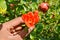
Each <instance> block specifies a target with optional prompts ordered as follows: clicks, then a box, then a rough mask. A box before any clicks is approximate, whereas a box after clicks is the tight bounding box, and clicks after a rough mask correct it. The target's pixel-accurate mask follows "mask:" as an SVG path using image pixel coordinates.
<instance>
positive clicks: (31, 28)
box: [25, 26, 35, 37]
mask: <svg viewBox="0 0 60 40" xmlns="http://www.w3.org/2000/svg"><path fill="white" fill-rule="evenodd" d="M34 28H35V26H32V27H30V28H29V29H28V33H27V34H26V36H28V35H29V34H30V32H31V31H32V30H33V29H34ZM26 36H25V37H26Z"/></svg>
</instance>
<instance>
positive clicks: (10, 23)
mask: <svg viewBox="0 0 60 40" xmlns="http://www.w3.org/2000/svg"><path fill="white" fill-rule="evenodd" d="M20 23H24V21H23V20H22V18H21V17H18V18H15V19H13V20H11V21H9V22H6V23H4V24H3V26H9V27H10V26H16V25H19V24H20Z"/></svg>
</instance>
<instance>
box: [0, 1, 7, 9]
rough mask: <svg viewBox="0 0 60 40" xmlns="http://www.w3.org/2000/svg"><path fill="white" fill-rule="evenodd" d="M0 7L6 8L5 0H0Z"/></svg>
mask: <svg viewBox="0 0 60 40" xmlns="http://www.w3.org/2000/svg"><path fill="white" fill-rule="evenodd" d="M0 7H1V8H3V9H7V5H6V1H5V0H0Z"/></svg>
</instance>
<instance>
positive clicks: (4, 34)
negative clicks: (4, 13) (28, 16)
mask: <svg viewBox="0 0 60 40" xmlns="http://www.w3.org/2000/svg"><path fill="white" fill-rule="evenodd" d="M21 23H24V21H23V20H22V18H21V17H18V18H15V19H13V20H11V21H9V22H6V23H3V27H2V29H1V31H0V40H23V38H22V37H21V35H19V34H17V31H16V30H21V29H22V27H21V26H20V24H21ZM14 28H15V29H14ZM33 29H34V28H29V29H28V33H27V34H26V36H27V35H28V34H29V33H30V32H31V31H32V30H33ZM15 34H16V35H15ZM23 34H24V33H22V35H23Z"/></svg>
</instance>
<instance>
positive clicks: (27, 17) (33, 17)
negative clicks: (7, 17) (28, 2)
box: [22, 11, 39, 27]
mask: <svg viewBox="0 0 60 40" xmlns="http://www.w3.org/2000/svg"><path fill="white" fill-rule="evenodd" d="M22 19H23V20H24V22H25V24H26V25H27V27H32V26H34V24H36V23H37V22H38V20H39V17H38V13H37V12H36V11H35V12H34V14H33V12H28V13H27V14H24V15H22Z"/></svg>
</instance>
